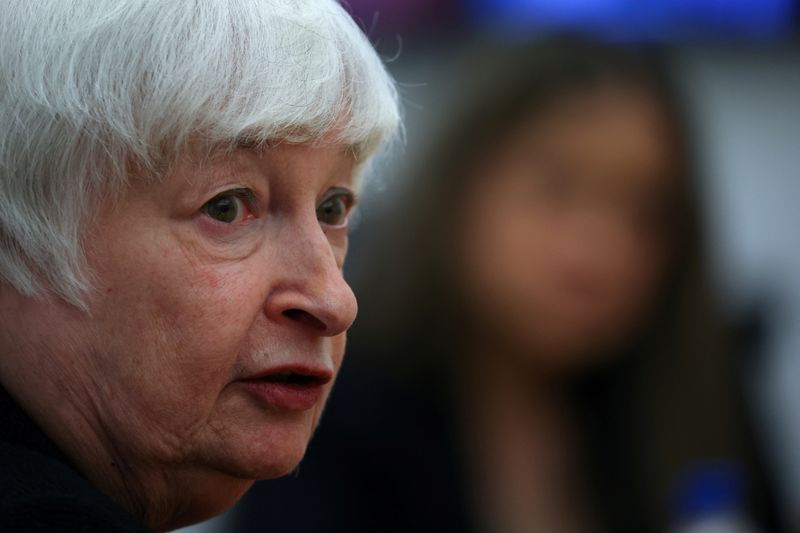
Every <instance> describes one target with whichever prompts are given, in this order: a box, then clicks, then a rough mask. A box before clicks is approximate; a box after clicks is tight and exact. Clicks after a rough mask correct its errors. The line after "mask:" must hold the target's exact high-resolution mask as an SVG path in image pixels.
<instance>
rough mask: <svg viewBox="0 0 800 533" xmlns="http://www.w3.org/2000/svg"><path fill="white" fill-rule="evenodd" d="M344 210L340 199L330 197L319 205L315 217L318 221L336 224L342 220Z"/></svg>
mask: <svg viewBox="0 0 800 533" xmlns="http://www.w3.org/2000/svg"><path fill="white" fill-rule="evenodd" d="M344 211H345V208H344V205H343V204H342V202H341V201H336V200H333V199H331V200H328V201H327V202H324V203H323V204H322V205H321V206H320V208H319V211H318V214H317V217H318V218H319V220H320V222H323V223H325V224H330V225H338V224H341V222H342V217H343V216H344Z"/></svg>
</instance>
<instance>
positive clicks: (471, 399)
mask: <svg viewBox="0 0 800 533" xmlns="http://www.w3.org/2000/svg"><path fill="white" fill-rule="evenodd" d="M467 359H468V364H466V365H465V366H464V369H463V372H464V375H463V379H462V383H463V388H462V395H463V396H462V397H463V398H464V402H465V406H466V412H467V413H469V416H468V417H467V418H466V419H465V420H466V426H467V435H466V436H467V442H468V443H470V445H471V449H470V455H469V457H470V458H471V464H472V471H473V478H474V479H475V481H476V483H475V486H476V487H477V489H476V490H477V494H476V495H475V497H476V501H477V502H479V503H480V504H481V506H482V508H483V520H484V522H485V526H486V529H487V530H490V531H498V532H506V531H531V530H533V531H569V532H573V531H583V528H582V527H581V526H579V524H578V523H577V522H580V521H581V518H577V517H578V516H579V515H580V514H581V513H579V512H577V513H576V512H575V511H576V509H577V508H578V507H580V505H578V504H577V502H579V501H580V499H581V496H582V495H581V494H580V489H579V488H578V487H576V486H575V485H576V484H575V483H574V482H575V477H576V476H575V475H574V474H575V472H574V468H575V467H576V464H575V463H576V461H575V454H574V453H573V449H572V448H573V446H574V444H575V441H576V436H575V435H574V433H573V428H572V427H571V423H570V422H571V421H570V417H569V415H568V409H567V405H566V400H565V398H564V394H563V392H562V387H561V384H560V383H558V382H557V381H556V380H554V379H553V378H552V377H551V376H549V375H547V374H543V373H537V372H536V371H535V369H534V367H532V366H531V365H528V364H526V359H525V358H524V357H514V356H511V355H508V354H498V353H496V352H493V351H491V350H489V349H481V350H477V349H476V350H475V351H473V352H472V354H471V357H468V358H467Z"/></svg>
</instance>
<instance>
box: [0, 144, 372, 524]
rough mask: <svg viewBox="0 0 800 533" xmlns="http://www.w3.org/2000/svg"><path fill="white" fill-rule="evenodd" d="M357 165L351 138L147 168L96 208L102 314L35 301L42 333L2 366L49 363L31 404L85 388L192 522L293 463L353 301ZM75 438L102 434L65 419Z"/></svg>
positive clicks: (17, 375) (109, 446) (94, 258)
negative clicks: (350, 229)
mask: <svg viewBox="0 0 800 533" xmlns="http://www.w3.org/2000/svg"><path fill="white" fill-rule="evenodd" d="M353 164H354V161H353V159H352V157H351V156H350V155H349V153H348V151H347V150H346V148H345V147H344V146H341V145H336V146H321V147H319V146H309V145H288V144H282V145H278V146H277V147H273V148H264V149H263V150H261V149H259V150H254V149H240V150H237V151H235V152H234V153H233V154H226V155H216V156H213V157H212V158H211V159H203V158H202V157H201V156H200V152H199V151H198V152H197V153H196V154H189V156H188V157H186V158H185V159H184V160H182V161H180V162H179V163H178V164H177V165H176V166H175V167H174V168H173V169H172V170H171V171H170V172H169V174H168V176H167V177H166V179H164V180H163V181H161V182H159V183H147V182H145V181H144V180H140V181H138V182H135V183H134V185H132V188H131V189H130V191H129V192H128V193H127V194H126V196H125V197H124V198H123V199H122V200H121V201H119V202H117V203H116V204H112V203H106V204H104V205H101V207H100V209H99V210H98V211H97V213H95V216H94V217H93V231H92V232H91V234H90V236H89V238H88V239H87V246H88V248H89V250H88V257H89V263H90V267H91V269H92V271H93V273H94V274H95V276H96V277H95V286H96V288H97V294H96V295H95V296H94V297H93V299H92V301H91V303H90V313H89V314H84V313H81V312H79V311H77V310H73V309H69V308H67V307H66V306H64V305H62V304H54V303H53V302H50V303H49V304H48V305H46V306H41V307H36V304H31V305H30V306H29V307H30V310H29V314H28V315H27V316H26V317H25V320H26V322H25V324H27V327H30V324H42V326H41V330H42V331H39V332H37V333H36V334H35V335H34V336H32V337H33V338H35V339H41V340H37V341H36V342H37V343H39V344H40V345H39V346H38V347H36V349H35V350H32V351H33V352H34V353H33V354H31V355H30V357H29V358H28V359H27V360H20V361H19V364H21V365H22V364H24V365H25V366H22V367H19V368H14V369H8V368H6V369H4V371H5V373H6V375H5V376H4V377H5V378H8V375H7V374H9V373H12V374H13V375H12V376H11V379H6V380H5V381H6V382H12V383H15V384H19V385H16V388H17V392H18V394H17V395H18V396H25V395H26V394H27V392H26V390H27V389H26V382H27V385H32V384H34V382H35V381H36V380H35V379H34V378H32V377H31V376H29V373H30V371H29V370H28V369H27V368H26V367H27V366H32V368H36V367H37V365H38V366H39V367H41V368H45V369H46V371H49V372H50V374H49V377H48V380H50V381H55V382H56V383H57V385H56V388H58V389H60V390H59V391H58V392H57V393H54V395H53V397H52V398H51V399H50V400H47V399H46V398H45V399H43V400H42V401H44V402H48V403H50V405H47V406H45V407H43V408H37V406H36V403H37V402H38V401H39V400H38V399H37V398H35V399H33V400H26V401H27V402H29V403H30V404H32V407H31V410H32V411H34V412H36V411H37V410H40V411H41V412H42V413H43V415H42V416H43V417H47V416H51V413H54V412H55V411H56V410H55V409H54V408H53V405H57V404H59V403H67V404H68V403H70V402H73V403H74V404H75V405H74V406H70V409H73V408H74V410H77V411H78V412H79V418H82V419H84V420H85V421H86V422H87V423H88V428H87V430H88V431H90V432H92V433H93V434H96V435H97V440H98V441H99V442H101V443H102V446H104V448H105V449H106V451H109V450H110V452H109V455H110V456H111V460H112V461H113V462H114V468H115V469H116V470H118V471H119V472H117V473H119V474H122V475H123V476H125V477H126V478H127V479H126V480H125V482H126V484H127V486H128V488H130V487H137V484H138V485H141V486H140V487H138V488H140V489H142V490H143V491H144V492H145V495H147V492H152V497H153V498H158V497H162V496H164V495H163V494H159V492H158V488H159V487H161V486H162V485H163V486H164V487H165V488H167V489H169V490H170V491H171V497H174V496H175V495H176V494H177V495H179V496H180V497H181V498H183V499H185V500H186V501H184V502H181V505H183V507H184V509H183V510H184V511H185V514H186V518H187V520H189V519H197V518H199V517H202V516H203V515H205V516H208V515H211V514H214V513H216V512H219V511H221V510H222V509H224V508H225V507H227V506H228V505H230V504H232V503H233V501H234V500H235V499H236V498H238V496H239V495H241V493H242V492H243V491H244V490H245V489H246V488H247V486H249V484H250V481H249V480H253V479H258V478H271V477H276V476H280V475H283V474H286V473H287V472H289V471H290V470H291V469H292V468H294V467H295V466H296V465H297V463H298V462H299V461H300V459H301V457H302V456H303V453H304V451H305V449H306V445H307V444H308V441H309V438H310V437H311V435H312V432H313V431H314V428H315V426H316V425H317V422H318V420H319V417H320V414H321V412H322V409H323V406H324V404H325V400H326V398H327V396H328V393H329V391H330V388H331V385H332V382H333V379H334V377H335V375H336V373H337V371H338V369H339V366H340V364H341V362H342V356H343V351H344V346H345V331H346V330H347V328H348V327H349V326H350V324H351V323H352V321H353V320H354V318H355V314H356V301H355V299H354V296H353V294H352V292H351V290H350V288H349V287H348V285H347V284H346V283H345V282H344V280H343V278H342V265H343V262H344V259H345V254H346V252H347V213H348V211H349V210H350V208H351V206H352V205H353V202H354V193H353V181H352V173H353ZM53 324H55V325H56V327H55V328H53V327H51V326H52V325H53ZM38 354H46V357H47V358H48V359H47V361H46V362H45V361H44V360H41V361H35V360H34V358H35V357H37V356H38ZM18 359H19V358H18ZM45 363H46V364H45ZM9 364H13V361H12V362H11V363H9ZM34 372H36V371H35V370H34ZM36 379H38V378H36ZM65 398H67V399H68V400H67V401H65ZM53 402H55V403H53ZM64 416H66V415H64ZM50 423H51V422H49V421H47V420H46V421H45V423H44V425H45V426H48V425H49V424H50ZM52 425H53V427H56V428H57V427H59V426H60V425H63V420H56V421H55V422H52ZM58 431H60V430H58V429H56V430H55V433H58ZM74 439H79V440H80V439H83V441H84V442H83V443H81V444H80V445H79V446H78V447H79V448H80V447H81V446H84V447H85V446H87V445H88V444H87V443H86V442H87V437H86V435H79V436H75V435H64V434H63V433H62V434H61V435H60V440H62V441H63V442H62V445H64V447H66V448H70V447H73V445H74V443H73V442H72V441H73V440H74ZM88 442H92V441H88ZM87 461H91V459H86V458H85V457H83V458H81V459H79V462H81V463H84V464H88V465H89V467H90V468H91V463H90V462H87ZM95 474H96V472H95ZM106 474H107V473H106ZM100 477H102V478H105V477H107V476H100ZM96 482H97V484H98V485H101V486H102V485H103V483H104V481H102V480H100V481H96ZM140 496H141V495H140ZM135 500H136V499H135V498H134V504H136V503H141V502H136V501H135ZM145 500H146V496H145ZM162 504H163V503H162Z"/></svg>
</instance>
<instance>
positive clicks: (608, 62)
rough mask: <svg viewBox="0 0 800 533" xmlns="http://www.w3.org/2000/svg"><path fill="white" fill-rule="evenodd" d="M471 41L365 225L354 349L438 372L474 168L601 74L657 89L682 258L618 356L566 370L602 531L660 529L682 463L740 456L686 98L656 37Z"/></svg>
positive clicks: (406, 370) (415, 377) (415, 370)
mask: <svg viewBox="0 0 800 533" xmlns="http://www.w3.org/2000/svg"><path fill="white" fill-rule="evenodd" d="M478 48H479V49H478V50H477V51H474V52H470V53H467V54H465V59H464V60H463V61H462V63H461V64H460V65H459V66H457V67H456V72H457V73H456V74H454V75H453V76H452V80H453V81H454V83H452V84H451V89H452V92H451V94H450V97H449V99H450V100H451V101H450V105H449V106H448V109H450V110H451V111H450V112H449V115H448V116H447V117H446V118H445V119H444V120H443V124H445V125H444V126H442V127H441V128H440V131H439V134H438V135H437V138H438V141H437V142H433V143H430V149H429V150H428V154H427V155H426V156H423V157H421V158H419V159H418V161H419V163H418V164H417V165H416V169H415V170H413V171H412V172H411V174H412V175H413V179H412V180H411V181H410V182H409V183H408V185H407V186H406V187H405V190H403V191H402V192H400V193H397V194H398V196H399V198H400V200H398V201H396V202H395V203H394V206H393V207H394V209H389V210H387V213H386V214H385V215H386V216H385V220H384V221H383V224H373V225H372V226H373V227H377V228H380V229H379V230H376V232H375V235H378V236H379V237H375V238H372V239H370V236H369V235H367V236H362V239H366V241H365V242H366V243H367V244H366V245H365V246H364V248H365V249H368V250H369V253H370V257H372V258H373V259H374V263H372V264H370V265H369V266H368V267H362V268H361V275H360V276H359V277H358V278H357V279H354V286H355V289H356V293H357V294H358V295H359V301H360V309H361V310H360V318H359V319H358V321H357V323H356V326H355V327H354V329H353V331H352V333H351V342H352V344H353V346H354V349H353V350H352V351H353V353H354V354H359V353H361V354H365V353H368V354H370V357H372V358H373V361H372V362H373V363H374V362H375V359H374V358H375V355H374V354H376V353H388V354H389V355H388V356H387V357H385V358H383V359H380V360H379V361H377V362H378V364H380V365H383V366H387V365H388V366H389V367H391V368H392V369H393V370H392V371H393V372H397V373H398V375H402V376H404V379H408V380H411V381H419V380H421V379H426V378H427V379H429V380H432V381H436V380H439V379H442V377H443V376H447V375H448V372H447V368H448V365H452V364H455V361H454V360H453V356H455V355H456V354H454V353H453V351H454V350H455V347H454V345H453V343H452V342H451V341H450V340H449V334H450V333H451V332H453V331H458V328H459V326H461V325H462V324H461V323H460V322H459V321H460V320H461V319H462V318H463V314H462V313H461V311H460V310H461V309H463V306H464V305H465V302H462V301H461V299H460V295H459V294H458V291H455V290H454V287H453V286H452V285H451V279H452V275H451V269H452V265H450V264H449V262H450V258H451V257H452V256H453V254H452V253H450V249H451V246H452V239H451V235H452V229H453V228H452V227H450V226H449V222H450V220H449V219H448V217H447V216H446V214H447V213H448V212H451V211H452V206H454V205H455V206H457V205H460V204H459V202H460V201H461V195H460V193H461V191H462V190H463V189H465V188H466V187H464V180H465V179H466V177H467V176H469V175H470V174H471V173H470V172H469V169H470V167H471V166H472V165H474V164H475V163H476V162H477V158H478V157H480V156H481V155H482V154H486V153H488V152H490V151H491V148H492V147H493V145H494V144H495V143H497V142H498V140H499V139H501V138H502V137H503V136H504V135H505V134H507V133H508V132H509V131H510V130H511V129H512V128H513V127H515V126H516V125H518V123H519V121H520V120H521V119H522V118H524V117H530V116H532V115H535V114H536V113H537V112H539V111H543V110H546V109H547V108H548V106H550V105H552V104H554V103H555V102H556V101H557V100H559V99H561V98H563V97H564V96H565V95H568V94H574V93H579V92H586V91H591V90H592V89H593V88H596V87H598V86H602V85H604V84H608V83H623V84H626V85H633V86H635V87H637V88H638V87H641V88H643V89H646V90H648V91H649V92H652V93H653V95H654V96H655V97H656V98H657V99H658V101H659V102H661V103H662V105H663V106H664V109H665V112H666V115H667V116H668V117H671V118H672V119H673V122H674V129H675V132H676V135H675V139H676V142H677V144H678V148H679V153H680V154H681V155H682V159H683V162H682V165H681V166H680V168H681V169H682V173H681V174H682V175H681V179H682V182H681V183H682V189H681V190H682V193H683V199H682V202H681V205H682V209H681V210H680V212H679V213H676V216H675V224H676V225H677V228H676V233H677V234H678V235H679V237H680V239H679V240H680V242H679V244H678V247H677V248H678V249H677V250H676V252H675V258H676V259H675V261H674V265H673V268H672V269H671V271H670V274H669V276H668V279H667V281H666V282H665V286H664V290H663V297H662V298H661V302H660V303H659V305H658V306H657V309H656V310H655V311H654V313H653V317H652V320H651V321H650V322H649V324H650V326H649V327H648V328H646V331H645V332H644V333H643V334H642V335H641V336H640V337H637V338H636V339H634V340H633V341H632V342H631V343H630V344H629V345H628V346H627V347H626V349H625V350H624V351H625V352H626V353H624V354H621V356H620V357H618V358H615V359H614V360H613V361H612V362H610V363H609V364H606V365H604V366H603V367H602V368H598V369H593V370H592V371H591V372H586V373H584V374H582V375H581V376H579V377H578V378H576V379H575V380H574V381H573V382H572V383H571V384H570V396H571V398H572V404H573V406H574V410H575V415H576V417H577V419H578V420H579V422H580V425H581V427H582V434H583V437H584V438H583V443H584V446H583V449H584V452H585V453H584V458H585V463H586V467H587V473H588V477H589V478H590V483H591V484H592V485H593V486H594V488H595V490H594V491H593V496H594V501H595V503H596V506H597V509H598V511H599V513H600V515H601V516H602V518H603V520H604V522H606V524H607V525H608V527H609V529H610V530H612V531H654V530H657V529H660V528H663V526H664V525H665V524H666V523H667V522H668V521H669V517H668V516H666V513H665V510H666V509H668V507H669V505H668V501H669V499H670V492H671V490H672V484H673V483H674V480H675V478H676V477H677V476H678V475H679V473H680V472H681V471H682V470H684V469H686V468H689V467H691V466H692V465H694V464H696V463H699V462H702V461H706V460H709V459H717V458H734V459H739V458H742V457H744V455H745V454H746V438H745V436H744V432H743V430H742V424H741V420H740V415H741V413H742V408H741V407H742V406H741V405H740V400H739V398H738V395H737V392H736V391H737V389H738V376H737V375H736V372H735V366H734V364H733V363H734V358H733V355H732V352H731V347H730V345H729V343H728V341H727V338H726V332H725V328H724V326H723V323H722V320H721V316H720V313H719V311H718V310H717V308H716V304H715V302H714V298H713V296H712V290H711V287H710V284H709V275H708V272H707V268H706V264H707V262H706V258H705V246H704V245H703V233H702V231H701V226H702V225H701V218H700V210H699V208H698V201H697V199H698V194H696V190H695V187H696V184H697V182H696V180H695V179H694V176H693V168H694V164H693V161H692V156H691V150H690V149H689V147H690V146H691V144H692V143H691V142H690V135H689V132H688V131H687V129H686V127H685V121H684V118H683V116H682V106H681V105H680V98H679V97H678V93H677V91H676V90H675V88H674V87H673V85H672V84H671V82H670V78H669V76H668V72H667V69H666V68H665V66H664V64H663V62H662V60H661V58H660V57H659V56H658V53H657V52H655V51H652V50H631V49H621V48H617V47H609V46H599V45H597V44H594V43H588V42H586V41H577V40H571V39H559V40H554V41H550V42H547V43H535V44H532V45H530V44H529V45H513V46H512V45H506V46H503V45H487V44H486V43H481V45H480V46H479V47H478ZM409 206H414V207H413V208H409ZM409 209H413V215H411V216H410V215H409V211H408V210H409ZM376 346H377V347H379V348H378V349H375V347H376ZM386 346H390V347H391V348H390V349H386V348H385V347H386ZM380 347H384V348H380ZM355 364H369V362H368V361H363V360H362V361H357V362H355Z"/></svg>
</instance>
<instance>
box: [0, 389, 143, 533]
mask: <svg viewBox="0 0 800 533" xmlns="http://www.w3.org/2000/svg"><path fill="white" fill-rule="evenodd" d="M0 531H3V532H17V531H20V532H21V531H26V532H27V531H30V532H40V533H43V532H49V531H65V532H72V531H75V532H87V533H89V532H92V533H93V532H101V531H102V532H124V533H144V532H147V531H149V530H148V529H147V528H145V527H144V526H143V525H142V524H140V523H139V522H138V520H137V519H136V518H134V517H133V516H132V515H131V514H129V513H128V512H127V511H126V510H125V509H123V508H122V507H121V506H120V505H118V504H117V503H115V502H114V501H113V500H111V499H110V498H109V497H108V496H106V495H105V494H103V493H101V492H100V491H99V490H97V489H96V488H95V487H94V486H93V485H92V484H91V483H89V481H88V480H87V479H86V478H84V477H83V476H81V475H80V473H78V471H77V470H76V469H75V467H74V466H73V465H72V464H71V463H70V461H69V460H68V459H67V458H66V457H65V456H64V454H63V453H61V451H59V450H58V448H56V446H55V445H54V444H53V442H52V441H50V439H48V438H47V436H46V435H45V434H44V433H43V432H42V431H41V430H40V429H39V428H38V427H37V426H36V424H35V423H34V422H33V421H32V420H31V419H30V417H28V416H27V415H26V414H25V413H24V412H23V411H22V410H21V409H20V408H19V406H18V405H17V404H16V403H15V402H14V400H13V399H12V398H11V397H10V396H9V395H8V393H7V392H6V391H5V390H4V389H3V388H2V387H0Z"/></svg>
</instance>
